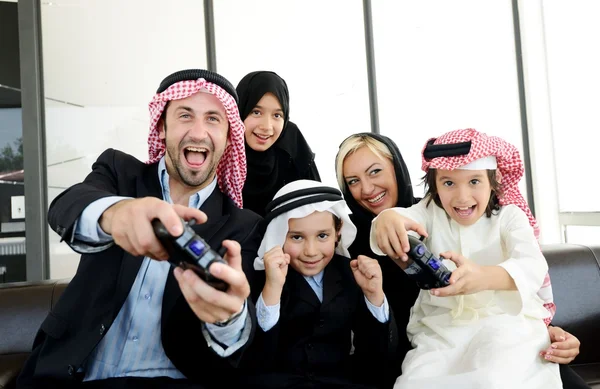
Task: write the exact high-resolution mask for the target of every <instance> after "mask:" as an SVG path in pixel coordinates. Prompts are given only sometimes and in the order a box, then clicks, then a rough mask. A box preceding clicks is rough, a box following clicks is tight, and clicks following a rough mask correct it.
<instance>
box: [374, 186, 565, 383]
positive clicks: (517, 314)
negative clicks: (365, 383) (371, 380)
mask: <svg viewBox="0 0 600 389" xmlns="http://www.w3.org/2000/svg"><path fill="white" fill-rule="evenodd" d="M426 202H427V198H426V199H424V200H422V201H421V202H420V203H419V204H416V205H414V206H412V207H411V208H406V209H403V208H394V209H393V211H396V212H398V213H400V214H402V215H404V216H406V217H408V218H410V219H412V220H414V221H416V222H418V223H420V224H421V225H422V226H423V227H425V229H426V231H427V233H428V234H429V238H427V239H425V241H424V243H425V245H426V246H427V247H428V248H429V249H430V250H431V252H432V253H433V254H434V255H435V256H436V257H437V256H439V254H440V253H441V252H444V251H454V252H456V253H459V254H462V255H463V256H464V257H466V258H468V259H469V260H471V261H473V262H476V263H478V264H480V265H499V266H502V267H503V268H504V269H506V271H507V272H508V273H509V274H510V276H511V277H512V278H513V279H514V281H515V284H516V285H517V290H516V291H483V292H479V293H475V294H470V295H465V296H452V297H436V296H433V295H431V294H430V293H429V291H426V290H422V291H421V292H420V294H419V297H418V298H417V301H416V302H415V305H414V306H413V308H412V311H411V317H410V321H409V324H408V326H407V333H408V337H409V339H410V340H411V342H412V345H413V347H414V349H413V350H411V351H409V352H408V354H407V355H406V358H405V359H404V362H403V363H402V372H403V375H402V376H400V377H398V379H397V381H396V385H395V388H410V389H428V388H432V389H439V388H443V389H454V388H457V389H459V388H460V389H470V388H473V389H475V388H484V389H489V388H503V389H505V388H527V389H535V388H540V389H542V388H544V389H552V388H562V383H561V378H560V374H559V370H558V365H557V364H555V363H551V362H547V361H545V360H544V359H543V358H542V357H541V356H540V354H539V353H540V351H542V350H545V349H546V348H547V347H548V346H549V345H550V337H549V334H548V330H547V327H546V325H545V324H544V322H543V319H544V318H545V317H548V316H549V312H548V311H547V310H546V309H545V308H544V306H543V301H542V300H541V299H540V298H539V297H538V295H537V292H538V290H539V289H540V287H541V286H542V283H543V280H544V276H545V275H546V273H547V271H548V264H547V262H546V260H545V258H544V256H543V255H542V253H541V251H540V248H539V246H538V243H537V240H536V238H535V236H534V234H533V229H532V227H531V226H530V224H529V221H528V219H527V216H526V215H525V213H524V212H523V211H522V210H521V209H519V208H518V207H517V206H515V205H507V206H503V207H502V208H501V209H500V211H498V212H494V215H492V217H491V218H488V217H486V216H485V215H483V216H482V217H481V218H480V219H479V220H478V221H477V222H476V223H475V224H473V225H471V226H467V227H465V226H461V225H460V224H458V223H457V222H455V221H454V220H452V219H451V218H450V217H448V216H447V214H446V212H445V211H444V210H443V209H442V208H440V207H438V206H437V205H435V203H434V202H433V201H431V203H430V204H429V206H427V205H426ZM393 211H392V210H389V211H387V212H393ZM375 220H376V219H375ZM375 220H374V221H375ZM371 248H372V249H373V251H374V252H375V253H377V254H383V253H382V252H381V251H380V250H379V248H378V247H377V242H376V240H375V239H374V230H373V229H372V230H371ZM443 263H444V264H445V265H446V267H448V268H449V269H450V270H454V269H456V266H455V265H454V263H453V262H452V261H449V260H444V261H443ZM384 282H394V280H387V279H384ZM400 330H402V329H400Z"/></svg>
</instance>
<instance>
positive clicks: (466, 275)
mask: <svg viewBox="0 0 600 389" xmlns="http://www.w3.org/2000/svg"><path fill="white" fill-rule="evenodd" d="M440 258H444V259H448V260H450V261H452V262H454V263H455V264H456V266H457V268H456V269H455V270H454V271H452V275H451V276H450V280H449V282H450V285H448V286H446V287H443V288H436V289H431V291H430V293H431V294H433V295H434V296H439V297H446V296H457V295H465V294H472V293H477V292H481V291H483V290H516V288H517V287H516V285H515V282H514V280H513V279H512V277H511V276H510V274H508V272H507V271H506V270H505V269H504V268H503V267H501V266H483V265H479V264H477V263H475V262H473V261H471V260H470V259H468V258H465V257H464V256H462V255H461V254H458V253H455V252H453V251H446V252H443V253H441V254H440Z"/></svg>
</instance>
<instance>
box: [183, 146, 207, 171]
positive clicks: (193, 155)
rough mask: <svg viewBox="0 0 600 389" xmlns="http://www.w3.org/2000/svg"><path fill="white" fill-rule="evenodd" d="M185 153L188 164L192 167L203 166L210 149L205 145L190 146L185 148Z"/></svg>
mask: <svg viewBox="0 0 600 389" xmlns="http://www.w3.org/2000/svg"><path fill="white" fill-rule="evenodd" d="M183 155H184V157H185V160H186V162H187V163H188V165H190V166H192V167H198V166H202V164H204V161H206V157H207V156H208V149H207V148H205V147H193V146H188V147H186V148H184V149H183Z"/></svg>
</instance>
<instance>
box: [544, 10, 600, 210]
mask: <svg viewBox="0 0 600 389" xmlns="http://www.w3.org/2000/svg"><path fill="white" fill-rule="evenodd" d="M543 10H544V26H545V33H546V50H547V58H548V83H549V90H550V102H551V112H552V113H551V115H552V131H553V135H554V147H555V155H556V169H557V180H558V200H559V206H560V211H561V212H591V211H600V203H599V202H598V200H597V197H598V196H597V190H598V189H599V188H600V185H599V184H598V181H597V179H596V178H594V177H593V175H592V176H591V175H590V169H594V168H595V166H596V165H597V163H596V159H597V155H598V144H599V143H600V132H599V131H598V127H599V126H600V116H598V107H599V106H600V94H599V93H598V90H600V73H599V72H598V69H599V68H600V57H599V56H598V49H597V48H596V49H594V47H597V46H598V36H600V25H599V24H598V15H600V2H597V1H582V0H575V1H569V2H560V1H544V2H543Z"/></svg>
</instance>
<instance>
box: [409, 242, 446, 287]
mask: <svg viewBox="0 0 600 389" xmlns="http://www.w3.org/2000/svg"><path fill="white" fill-rule="evenodd" d="M408 243H409V244H410V250H408V252H407V253H406V255H408V267H407V268H406V269H404V272H405V273H406V274H407V275H408V276H409V277H410V278H412V279H413V280H414V281H415V282H416V283H417V286H418V287H419V288H421V289H432V288H443V287H444V286H448V285H450V276H451V275H452V272H451V271H450V270H448V268H447V267H446V266H444V264H443V263H442V261H441V260H440V259H438V258H436V257H435V256H434V255H433V254H432V253H431V252H430V251H429V249H428V248H427V246H425V244H423V242H422V241H421V240H420V239H419V238H416V237H414V236H412V235H408Z"/></svg>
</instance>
